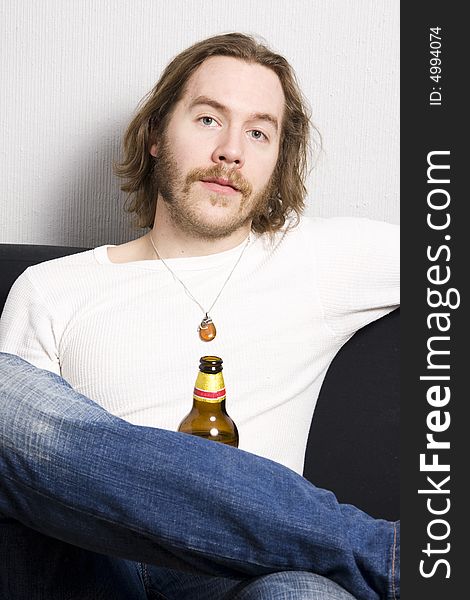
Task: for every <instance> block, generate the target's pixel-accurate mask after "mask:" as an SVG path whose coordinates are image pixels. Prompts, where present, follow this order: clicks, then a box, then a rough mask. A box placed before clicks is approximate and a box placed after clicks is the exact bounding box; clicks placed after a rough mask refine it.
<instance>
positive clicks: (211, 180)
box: [201, 177, 239, 194]
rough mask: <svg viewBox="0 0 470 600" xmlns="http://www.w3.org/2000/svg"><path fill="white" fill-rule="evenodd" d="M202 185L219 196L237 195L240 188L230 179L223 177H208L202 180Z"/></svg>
mask: <svg viewBox="0 0 470 600" xmlns="http://www.w3.org/2000/svg"><path fill="white" fill-rule="evenodd" d="M201 183H202V185H203V186H204V187H205V188H207V189H210V190H211V191H213V192H217V193H219V194H236V193H238V191H239V190H238V188H237V187H236V185H235V184H234V183H232V182H231V181H230V180H229V179H224V178H223V177H207V178H204V179H202V180H201Z"/></svg>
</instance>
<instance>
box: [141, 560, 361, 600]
mask: <svg viewBox="0 0 470 600" xmlns="http://www.w3.org/2000/svg"><path fill="white" fill-rule="evenodd" d="M144 569H145V571H144V573H146V575H147V590H148V591H149V597H150V598H152V599H153V598H155V599H157V598H158V599H161V600H263V599H265V600H355V599H354V597H353V596H351V594H349V593H348V592H346V591H345V590H343V589H342V588H341V587H340V586H338V585H337V584H336V583H334V582H333V581H331V580H329V579H326V578H325V577H322V576H321V575H316V574H315V573H308V572H305V571H283V572H280V573H272V574H270V575H264V576H262V577H256V578H252V579H245V580H242V581H237V580H230V579H227V578H224V577H210V576H207V575H189V574H187V573H183V572H182V571H175V570H170V569H161V568H158V567H156V568H153V567H149V566H147V565H145V566H144Z"/></svg>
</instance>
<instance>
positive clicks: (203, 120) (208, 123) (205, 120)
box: [199, 117, 217, 127]
mask: <svg viewBox="0 0 470 600" xmlns="http://www.w3.org/2000/svg"><path fill="white" fill-rule="evenodd" d="M199 120H200V121H201V123H202V124H203V125H206V126H207V127H215V126H216V125H217V121H216V120H215V119H213V118H212V117H201V118H200V119H199Z"/></svg>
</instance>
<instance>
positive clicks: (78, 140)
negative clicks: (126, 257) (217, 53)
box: [0, 0, 399, 246]
mask: <svg viewBox="0 0 470 600" xmlns="http://www.w3.org/2000/svg"><path fill="white" fill-rule="evenodd" d="M398 5H399V3H398V2H397V1H396V0H355V1H350V0H335V1H334V0H297V1H293V2H286V1H285V0H265V1H262V0H237V2H228V1H227V0H219V1H213V0H200V1H192V2H190V1H184V0H172V1H171V2H166V1H159V0H99V1H96V0H76V1H73V0H43V1H41V2H37V1H35V0H22V1H20V2H18V1H16V0H0V10H1V15H0V68H1V78H2V85H1V86H0V105H1V107H2V108H1V110H2V118H1V127H2V132H1V136H2V144H1V146H0V153H1V155H0V169H1V181H2V188H3V189H2V194H1V199H0V207H1V222H0V242H23V243H42V244H64V245H79V246H93V245H99V244H103V243H120V242H122V241H125V240H126V239H129V238H130V237H136V236H137V235H138V232H136V231H135V230H134V229H133V228H132V226H131V222H130V218H129V217H128V216H126V215H125V214H124V213H123V211H122V205H123V201H124V197H123V195H122V194H121V193H120V192H119V188H118V184H117V181H116V180H115V178H114V176H113V174H112V163H113V160H116V159H117V158H118V156H119V147H120V139H121V135H122V132H123V130H124V128H125V126H126V124H127V122H128V120H129V118H130V116H131V114H132V112H133V110H134V108H135V106H136V104H137V102H138V101H139V100H140V98H141V97H142V96H143V95H144V94H145V93H146V92H147V91H148V90H149V89H150V88H151V87H152V86H153V84H154V83H155V81H156V80H157V79H158V76H159V74H160V71H161V69H162V67H163V66H164V65H165V64H166V63H167V62H168V61H169V59H170V58H171V57H172V56H174V55H175V54H176V53H177V52H179V51H180V50H182V49H183V48H185V47H187V46H188V45H190V44H191V43H193V42H195V41H197V40H199V39H201V38H204V37H206V36H209V35H212V34H215V33H220V32H226V31H236V30H238V31H243V32H247V33H256V34H259V35H261V36H263V37H264V38H265V39H266V40H267V41H268V42H269V44H270V45H271V46H272V47H273V48H274V49H275V50H277V51H279V52H281V53H282V54H284V55H285V56H286V58H287V59H288V60H290V61H291V63H292V64H293V65H294V67H295V69H296V71H297V74H298V77H299V79H300V82H301V85H302V87H303V90H304V92H305V94H306V96H307V97H308V98H309V100H310V103H311V105H312V108H313V115H314V122H315V123H316V124H317V126H318V127H319V129H320V131H321V132H322V135H323V143H324V151H323V153H322V154H321V156H320V158H319V160H318V161H317V164H316V167H315V170H314V171H313V173H312V175H311V176H310V179H309V188H310V192H311V193H310V200H309V208H308V212H309V213H311V214H318V215H325V216H332V215H339V214H342V215H360V216H369V217H372V218H377V219H381V220H386V221H392V222H397V221H398V218H399V214H398V186H399V164H398V144H399V135H398V118H399V115H398V108H399V107H398V96H399V88H398V52H399V23H398V17H399V15H398Z"/></svg>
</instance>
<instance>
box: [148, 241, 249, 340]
mask: <svg viewBox="0 0 470 600" xmlns="http://www.w3.org/2000/svg"><path fill="white" fill-rule="evenodd" d="M149 239H150V243H151V244H152V247H153V249H154V251H155V254H156V256H157V258H158V259H159V260H161V261H162V263H163V264H164V265H165V267H166V268H167V269H168V271H169V272H170V273H171V274H172V276H173V278H174V279H176V281H178V282H179V283H180V284H181V285H182V286H183V289H184V291H185V292H186V294H187V295H188V296H189V298H190V299H191V300H192V301H193V302H195V303H196V304H197V305H198V306H199V308H200V309H201V310H202V312H203V314H204V317H203V319H202V321H201V322H200V324H199V326H198V328H197V331H198V333H199V337H200V339H201V340H202V341H203V342H211V341H212V340H213V339H214V338H215V336H216V335H217V330H216V328H215V325H214V323H213V321H212V319H211V317H210V315H209V313H210V312H211V310H212V309H213V308H214V305H215V303H216V302H217V300H218V299H219V297H220V294H221V293H222V291H223V289H224V287H225V286H226V285H227V283H228V280H229V279H230V277H231V276H232V273H233V272H234V271H235V269H236V267H237V265H238V263H239V262H240V261H241V259H242V256H243V254H244V253H245V250H246V249H247V248H248V244H249V243H250V236H249V235H248V237H247V238H246V243H245V245H244V246H243V248H242V251H241V252H240V255H239V257H238V258H237V260H236V262H235V264H234V265H233V267H232V270H231V271H230V273H229V274H228V276H227V278H226V280H225V281H224V283H223V285H222V287H221V288H220V290H219V293H218V294H217V296H216V297H215V299H214V301H213V302H212V304H211V306H210V308H209V310H205V309H204V307H203V306H202V304H201V303H200V302H199V301H198V300H196V298H195V297H194V296H193V295H192V294H191V292H190V291H189V290H188V288H187V287H186V285H185V284H184V282H183V281H181V279H180V278H179V277H178V275H177V274H176V273H175V272H174V271H173V269H171V267H170V266H169V265H168V264H167V263H166V261H165V260H164V259H163V258H162V257H161V256H160V253H159V252H158V250H157V246H156V245H155V242H154V241H153V238H152V234H151V233H149Z"/></svg>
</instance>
